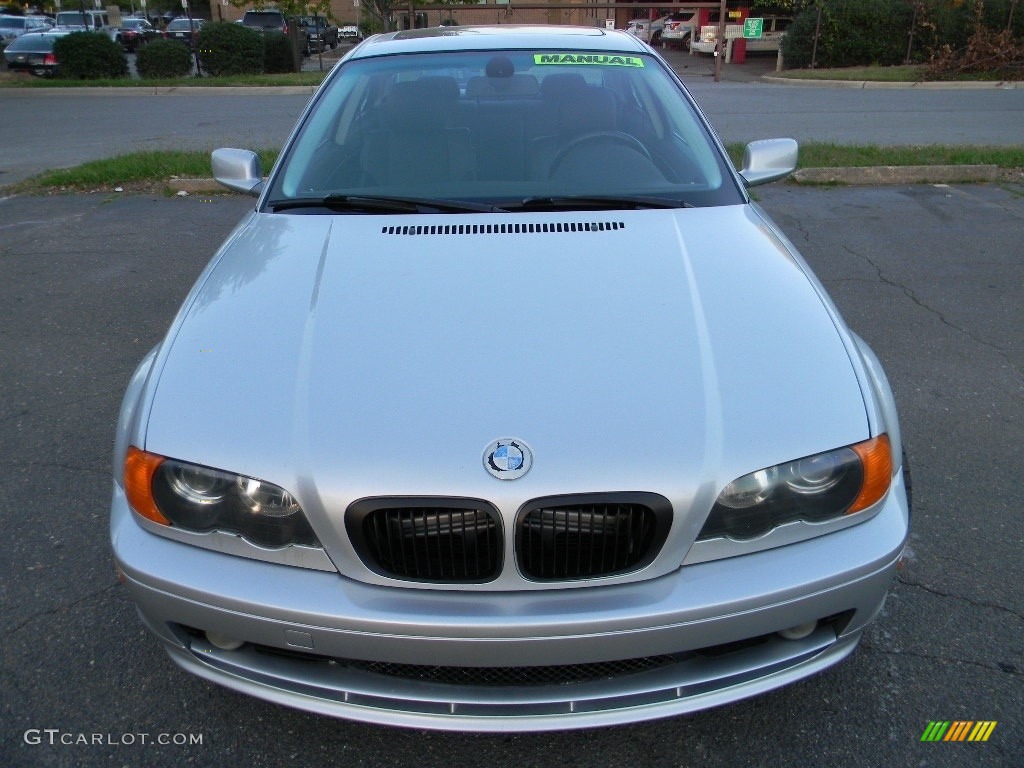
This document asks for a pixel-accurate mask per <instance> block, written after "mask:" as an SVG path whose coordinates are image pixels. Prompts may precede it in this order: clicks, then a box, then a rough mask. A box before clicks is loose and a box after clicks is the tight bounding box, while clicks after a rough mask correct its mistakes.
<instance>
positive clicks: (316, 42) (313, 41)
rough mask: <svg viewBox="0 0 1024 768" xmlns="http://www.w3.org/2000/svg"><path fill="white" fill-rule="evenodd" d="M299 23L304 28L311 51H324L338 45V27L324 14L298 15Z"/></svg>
mask: <svg viewBox="0 0 1024 768" xmlns="http://www.w3.org/2000/svg"><path fill="white" fill-rule="evenodd" d="M298 22H299V24H300V25H301V26H302V28H303V29H305V30H306V38H307V39H308V41H309V42H308V46H309V49H310V50H311V51H325V50H327V49H328V48H337V47H338V35H339V30H338V27H337V26H336V25H334V24H331V20H330V19H328V18H327V17H326V16H299V18H298Z"/></svg>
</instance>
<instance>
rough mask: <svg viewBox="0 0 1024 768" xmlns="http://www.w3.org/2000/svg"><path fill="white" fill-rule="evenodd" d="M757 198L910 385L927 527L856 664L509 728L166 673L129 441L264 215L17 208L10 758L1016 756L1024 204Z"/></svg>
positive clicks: (34, 202)
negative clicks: (118, 549)
mask: <svg viewBox="0 0 1024 768" xmlns="http://www.w3.org/2000/svg"><path fill="white" fill-rule="evenodd" d="M757 198H758V199H759V201H760V202H761V203H762V205H764V206H765V207H766V208H767V209H768V210H769V212H770V213H771V214H772V215H773V217H775V219H776V220H777V221H778V222H779V224H780V225H781V226H782V227H783V229H784V230H785V231H786V232H787V234H788V236H789V237H790V238H791V239H792V240H793V241H794V242H795V243H796V245H797V246H798V247H799V248H800V249H801V250H802V252H803V253H804V255H805V256H806V257H807V258H808V260H809V261H810V263H811V264H812V266H813V267H814V268H815V270H816V271H817V273H818V275H819V277H821V279H822V280H823V282H824V283H825V284H826V286H827V287H828V289H829V291H830V292H831V294H832V296H833V298H834V299H835V300H836V302H837V304H838V305H839V307H840V310H841V311H842V312H843V314H844V315H845V317H846V318H847V320H848V322H849V324H850V325H851V326H852V327H853V329H854V330H855V331H857V332H858V333H860V334H861V335H862V336H864V337H865V338H866V339H867V341H868V342H869V343H870V344H871V345H872V346H873V347H874V349H875V350H876V352H877V353H878V354H879V356H880V358H881V359H882V362H883V364H884V365H885V367H886V369H887V372H888V374H889V376H890V378H891V379H892V384H893V387H894V390H895V394H896V398H897V401H898V402H899V405H900V408H901V416H902V422H903V431H904V439H905V442H906V444H907V449H908V451H909V455H910V459H911V463H912V467H913V477H914V484H915V489H914V504H915V508H914V515H913V520H912V535H911V539H910V549H909V551H908V553H907V558H906V561H905V563H904V567H903V568H902V570H901V572H900V574H899V577H898V579H897V582H896V583H895V585H894V587H893V590H892V592H891V595H890V598H889V601H888V603H887V605H886V608H885V610H884V612H883V614H882V615H881V616H879V618H878V620H877V622H876V623H875V624H874V625H873V627H872V628H871V630H870V631H869V632H868V634H867V636H866V638H865V640H864V642H863V643H862V645H861V647H860V648H859V650H858V651H857V652H856V653H855V654H854V655H853V656H852V657H851V658H849V659H848V660H846V661H844V662H843V663H841V664H840V665H839V666H837V667H835V668H833V669H831V670H829V671H826V672H824V673H822V674H820V675H818V676H816V677H814V678H812V679H809V680H807V681H804V682H802V683H799V684H797V685H794V686H791V687H789V688H786V689H783V690H780V691H777V692H775V693H772V694H769V695H766V696H762V697H759V698H756V699H752V700H749V701H746V702H741V703H739V704H735V705H731V706H727V707H722V708H719V709H715V710H711V711H708V712H704V713H700V714H697V715H694V716H689V717H679V718H674V719H669V720H663V721H658V722H652V723H645V724H641V725H635V726H626V727H617V728H608V729H603V730H600V731H595V732H576V733H552V734H544V735H511V734H509V735H491V736H487V735H462V734H437V733H424V732H416V731H403V730H395V729H389V728H381V727H373V726H367V725H360V724H354V723H347V722H342V721H335V720H330V719H326V718H321V717H316V716H312V715H307V714H305V713H300V712H295V711H291V710H287V709H283V708H280V707H277V706H273V705H269V704H265V703H262V702H259V701H256V700H253V699H249V698H247V697H244V696H241V695H238V694H235V693H232V692H229V691H226V690H223V689H221V688H219V687H216V686H214V685H211V684H208V683H206V682H203V681H201V680H199V679H197V678H194V677H192V676H189V675H187V674H185V673H183V672H181V671H179V670H178V669H177V668H176V667H174V665H173V664H172V663H171V662H170V661H169V659H168V658H166V657H165V655H164V654H163V652H162V651H161V650H159V648H158V647H157V644H156V642H155V641H154V640H153V639H152V638H151V637H150V636H149V635H148V633H147V632H146V631H145V630H144V629H143V628H142V626H141V624H140V623H139V621H138V619H137V617H136V615H135V612H134V609H133V607H132V605H131V603H130V601H129V600H128V598H127V596H126V595H125V594H124V592H123V591H122V589H121V588H120V586H119V584H118V582H117V579H116V577H115V574H114V570H113V565H112V562H111V558H110V554H109V544H108V531H107V508H108V503H109V495H110V483H111V480H110V455H111V451H112V443H113V428H114V423H115V421H116V416H117V409H118V405H119V401H120V397H121V394H122V392H123V389H124V386H125V384H126V382H127V380H128V377H129V375H130V373H131V371H132V369H133V368H134V366H135V364H136V363H137V361H138V360H139V359H140V358H141V357H142V355H143V354H144V353H145V351H146V350H147V349H148V348H149V347H150V346H151V345H152V344H153V343H155V341H156V340H157V339H158V338H159V336H160V335H161V334H162V333H163V332H164V330H165V329H166V327H167V325H168V323H169V322H170V320H171V317H172V315H173V313H174V311H175V310H176V308H177V306H178V303H179V302H180V301H181V299H182V298H183V297H184V295H185V293H186V291H187V290H188V288H189V286H190V284H191V282H192V281H193V279H194V278H195V277H196V275H197V274H198V273H199V271H200V270H201V269H202V267H203V265H204V264H205V263H206V261H207V259H208V258H209V256H210V255H211V254H212V252H213V250H214V248H215V247H216V246H217V244H218V243H219V242H220V240H221V239H222V238H223V237H224V236H225V235H226V234H227V232H228V231H229V230H230V229H231V227H232V226H233V224H234V223H235V221H237V219H238V218H239V217H240V216H241V214H242V212H243V211H244V210H245V209H246V208H247V207H248V206H251V205H252V204H253V201H252V199H251V198H243V197H237V196H212V197H202V196H194V195H193V196H189V197H183V198H170V199H168V198H162V197H153V196H146V195H137V196H122V195H106V194H96V195H72V196H61V195H58V196H52V197H40V198H26V197H13V198H6V199H2V200H0V269H2V273H3V276H4V285H5V289H6V300H5V301H4V302H3V304H2V306H0V359H2V360H3V365H2V366H0V391H2V392H3V394H4V397H3V399H2V401H0V498H2V499H3V505H2V519H3V523H4V532H5V536H4V537H3V541H2V543H0V565H2V569H3V573H4V578H3V580H2V581H0V632H2V633H3V644H2V657H0V679H2V681H3V682H2V685H0V713H2V726H0V765H3V766H50V765H53V766H65V765H75V766H107V765H118V766H121V765H146V766H180V765H202V766H206V765H210V766H213V765H247V766H254V767H256V766H276V765H280V764H283V763H285V762H288V763H294V764H297V765H308V764H315V763H318V762H325V761H330V762H331V763H339V764H344V765H347V766H384V765H395V766H405V765H418V766H435V765H436V766H442V765H444V766H477V765H479V766H515V768H524V767H525V766H550V765H564V766H585V767H586V768H594V767H595V766H613V765H637V766H679V765H701V766H728V767H729V768H737V767H739V766H766V765H780V766H782V765H786V766H789V765H792V766H798V765H799V766H804V765H815V766H854V765H856V766H861V765H863V766H869V765H870V766H881V765H893V766H897V765H916V766H962V765H980V766H1010V765H1020V764H1021V763H1022V762H1024V709H1022V706H1021V690H1022V686H1021V675H1022V672H1024V641H1022V637H1024V632H1022V629H1024V626H1022V623H1024V622H1022V619H1024V598H1022V592H1021V589H1020V585H1021V583H1022V581H1024V569H1022V566H1021V559H1020V552H1021V543H1022V539H1024V525H1022V522H1021V516H1020V502H1021V498H1022V497H1021V493H1020V485H1019V482H1020V478H1021V477H1022V476H1024V455H1022V453H1021V451H1020V446H1021V445H1022V444H1024V345H1022V343H1021V339H1024V315H1022V313H1021V307H1022V306H1024V263H1022V261H1021V258H1020V253H1021V250H1020V237H1019V235H1020V232H1021V231H1024V187H1021V186H1019V185H1018V186H996V185H977V186H953V187H936V186H913V187H886V188H870V187H866V188H810V189H809V188H802V187H797V186H792V185H787V184H776V185H771V186H768V187H762V188H758V190H757ZM259 369H260V370H261V371H263V372H264V373H266V374H267V375H272V370H273V366H272V361H267V363H266V365H261V366H259ZM933 720H991V721H996V722H997V726H996V728H995V730H994V731H993V733H992V735H991V737H990V739H989V740H988V741H987V742H985V743H974V744H971V743H958V744H952V743H923V742H921V736H922V734H923V732H924V730H925V728H926V727H927V725H928V723H929V722H930V721H933ZM161 742H167V743H161Z"/></svg>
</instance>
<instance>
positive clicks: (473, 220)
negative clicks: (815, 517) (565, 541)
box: [143, 205, 868, 512]
mask: <svg viewBox="0 0 1024 768" xmlns="http://www.w3.org/2000/svg"><path fill="white" fill-rule="evenodd" d="M837 325H839V323H838V320H837V318H836V317H835V316H834V311H833V310H832V308H831V307H830V305H829V304H828V302H827V300H825V299H824V298H823V296H822V294H821V292H820V291H819V288H818V286H817V284H816V282H815V281H814V280H813V278H810V277H809V276H808V274H807V271H806V267H805V265H804V264H803V262H802V261H800V259H799V258H798V257H796V256H795V255H794V254H792V253H791V252H790V250H789V249H788V248H787V247H786V244H785V242H783V241H782V240H781V239H780V238H779V237H778V236H777V235H776V234H775V233H774V231H773V230H772V229H771V228H770V227H769V226H768V225H767V224H766V223H765V221H764V220H763V219H762V218H761V217H760V216H759V215H758V211H757V210H756V208H754V207H753V206H750V205H738V206H731V207H720V208H704V209H700V208H696V209H686V210H679V211H637V212H621V211H614V212H595V213H585V214H580V213H568V214H557V213H554V214H518V215H516V214H476V215H454V216H453V215H417V216H362V215H337V216H333V215H301V214H294V215H288V214H262V213H254V214H252V215H251V216H250V218H249V219H248V221H247V222H243V224H242V225H240V226H239V228H238V229H237V230H236V232H235V233H234V234H233V236H232V237H231V238H230V239H229V240H228V242H227V243H226V244H225V245H224V246H223V248H222V250H221V251H220V253H219V254H218V256H217V257H216V258H215V259H214V261H213V262H212V263H211V265H210V266H209V267H208V268H207V271H206V272H205V273H204V276H203V277H202V278H201V279H200V281H199V283H198V284H197V286H196V287H195V288H194V289H193V291H192V294H191V295H190V297H189V299H188V300H187V301H186V303H185V305H184V307H183V308H182V310H181V312H180V313H179V316H178V318H177V319H176V321H175V323H174V325H173V327H172V328H171V331H170V333H169V335H168V337H167V340H166V342H165V343H164V345H163V347H162V349H161V350H160V353H159V355H158V358H157V363H156V367H155V368H154V375H153V376H152V377H151V380H150V408H149V415H148V421H147V422H146V423H145V424H144V425H143V426H144V428H145V435H144V439H145V445H146V447H147V449H148V450H151V451H154V452H156V453H161V454H163V455H168V456H173V457H176V458H180V459H185V460H188V461H194V462H197V463H202V464H206V465H209V466H213V467H218V468H221V469H226V470H229V471H234V472H239V473H244V474H248V475H252V476H256V477H260V478H263V479H266V480H270V481H272V482H275V483H278V484H280V485H282V486H284V487H285V488H287V489H289V490H291V491H292V492H293V493H296V494H297V495H298V496H299V499H300V502H302V503H303V505H304V506H307V507H310V506H315V507H318V508H322V509H344V508H345V506H347V504H348V503H349V502H350V501H352V500H354V499H357V498H361V497H365V496H374V495H382V494H384V495H406V494H409V495H456V496H466V497H479V498H487V499H490V500H492V501H495V502H496V503H497V504H498V506H499V508H502V507H508V508H509V509H511V510H512V511H513V512H514V509H515V508H517V506H518V504H520V503H522V501H524V500H526V499H529V498H534V497H537V496H543V495H548V494H554V493H567V492H587V491H615V490H623V491H624V490H631V491H632V490H644V491H654V492H658V493H661V494H663V495H665V496H666V497H668V498H670V499H671V500H672V501H673V503H674V504H677V505H679V504H688V503H693V502H694V500H695V499H698V497H699V498H700V499H703V503H705V504H706V506H705V511H706V508H707V506H709V505H710V502H711V501H713V499H714V496H715V495H716V494H717V493H718V491H720V489H721V488H722V487H723V486H724V484H725V483H727V482H729V481H730V480H732V479H734V478H735V477H737V476H739V475H741V474H745V473H747V472H750V471H753V470H756V469H759V468H761V467H764V466H767V465H771V464H774V463H778V462H781V461H785V460H790V459H794V458H799V457H801V456H806V455H810V454H813V453H816V452H819V451H823V450H827V449H831V448H834V447H837V446H840V445H845V444H850V443H853V442H856V441H858V440H862V439H865V438H866V437H867V436H868V422H867V416H866V411H865V406H864V401H863V397H862V393H861V388H860V386H859V384H858V379H857V375H856V373H855V371H854V367H853V364H852V363H851V357H850V353H849V350H848V346H847V345H848V343H849V341H848V339H846V338H845V337H844V336H843V335H842V333H841V332H840V331H839V330H837ZM499 438H516V439H519V440H521V441H524V442H525V443H526V444H527V445H528V446H529V447H530V448H531V449H532V452H533V457H534V465H533V468H532V470H531V471H530V472H529V473H528V474H527V475H526V476H525V477H523V478H521V479H519V480H516V481H512V482H504V481H501V480H497V479H495V478H493V477H491V476H490V475H489V474H488V473H487V472H486V471H485V468H484V465H483V452H484V449H485V448H486V447H487V445H488V444H489V443H490V442H491V441H493V440H496V439H499Z"/></svg>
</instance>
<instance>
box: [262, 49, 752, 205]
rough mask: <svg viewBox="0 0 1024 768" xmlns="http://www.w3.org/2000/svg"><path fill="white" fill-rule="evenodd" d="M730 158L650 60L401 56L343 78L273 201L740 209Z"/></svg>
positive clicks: (287, 159) (351, 70) (275, 187)
mask: <svg viewBox="0 0 1024 768" xmlns="http://www.w3.org/2000/svg"><path fill="white" fill-rule="evenodd" d="M727 162H728V161H727V160H726V159H725V158H724V157H723V156H722V155H721V153H720V152H719V151H718V150H717V148H716V147H715V145H714V143H713V141H712V139H711V137H710V136H709V134H708V132H707V130H706V128H705V127H704V124H703V123H702V121H701V120H700V118H699V117H698V115H697V113H696V112H695V110H694V109H693V107H691V105H690V103H689V102H688V101H687V100H686V98H685V97H684V95H683V93H682V90H681V89H680V87H679V85H678V83H677V82H676V81H675V80H674V79H673V78H672V76H671V75H670V74H669V72H668V71H667V69H666V68H665V67H664V66H663V64H662V63H661V62H660V61H659V60H657V59H655V58H652V57H649V56H642V55H629V56H625V55H622V56H616V55H609V54H586V53H579V52H575V53H565V52H551V51H540V50H537V51H519V50H516V51H467V52H453V53H428V54H409V55H396V56H385V57H378V58H368V59H357V60H351V61H348V62H346V63H344V64H342V65H341V66H340V67H339V68H338V70H336V72H335V75H334V76H333V77H332V78H331V79H330V80H329V81H328V83H326V84H325V86H324V87H322V88H321V91H320V93H319V94H318V96H317V100H316V103H315V105H314V107H313V109H312V110H311V112H310V113H309V114H308V116H307V117H306V119H305V121H304V123H303V125H302V126H301V128H300V131H299V133H298V134H297V137H296V139H295V141H293V142H292V143H291V145H290V146H289V148H288V149H287V150H286V152H285V154H284V155H283V156H282V159H281V162H280V166H279V169H278V171H277V172H276V173H275V175H274V179H273V182H272V186H271V188H270V190H269V192H268V194H267V198H266V200H267V204H268V205H270V206H277V205H279V204H280V203H282V202H286V201H292V200H296V199H298V200H307V199H308V200H317V199H322V198H326V197H334V198H337V197H339V196H356V197H360V198H365V197H406V198H417V199H427V198H431V199H447V200H458V201H464V202H476V203H482V204H490V205H496V206H501V207H503V208H504V207H511V208H514V207H515V204H516V203H517V202H518V203H522V202H523V201H524V200H533V201H536V200H537V199H538V198H544V199H547V198H558V199H565V198H571V197H580V198H582V197H588V198H591V199H597V198H618V197H623V198H626V197H634V198H635V197H639V196H643V197H645V198H650V199H653V198H657V199H658V200H659V201H661V202H664V201H665V200H673V201H677V202H678V203H679V204H680V205H684V204H685V205H698V206H700V205H722V204H733V203H739V202H742V200H743V198H742V194H741V193H740V191H739V188H738V187H737V185H736V184H735V183H734V181H733V178H732V176H731V175H730V172H729V167H728V165H726V163H727ZM289 207H294V206H289Z"/></svg>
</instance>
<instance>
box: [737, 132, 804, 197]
mask: <svg viewBox="0 0 1024 768" xmlns="http://www.w3.org/2000/svg"><path fill="white" fill-rule="evenodd" d="M798 149H799V148H798V146H797V143H796V141H794V140H793V139H764V140H762V141H752V142H750V143H749V144H747V148H746V149H745V150H743V168H742V169H741V170H740V176H742V177H743V180H744V181H745V182H747V186H748V187H756V186H757V185H758V184H767V183H768V182H770V181H778V180H779V179H784V178H786V177H787V176H789V174H791V173H792V172H793V171H795V170H796V158H797V152H798Z"/></svg>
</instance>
